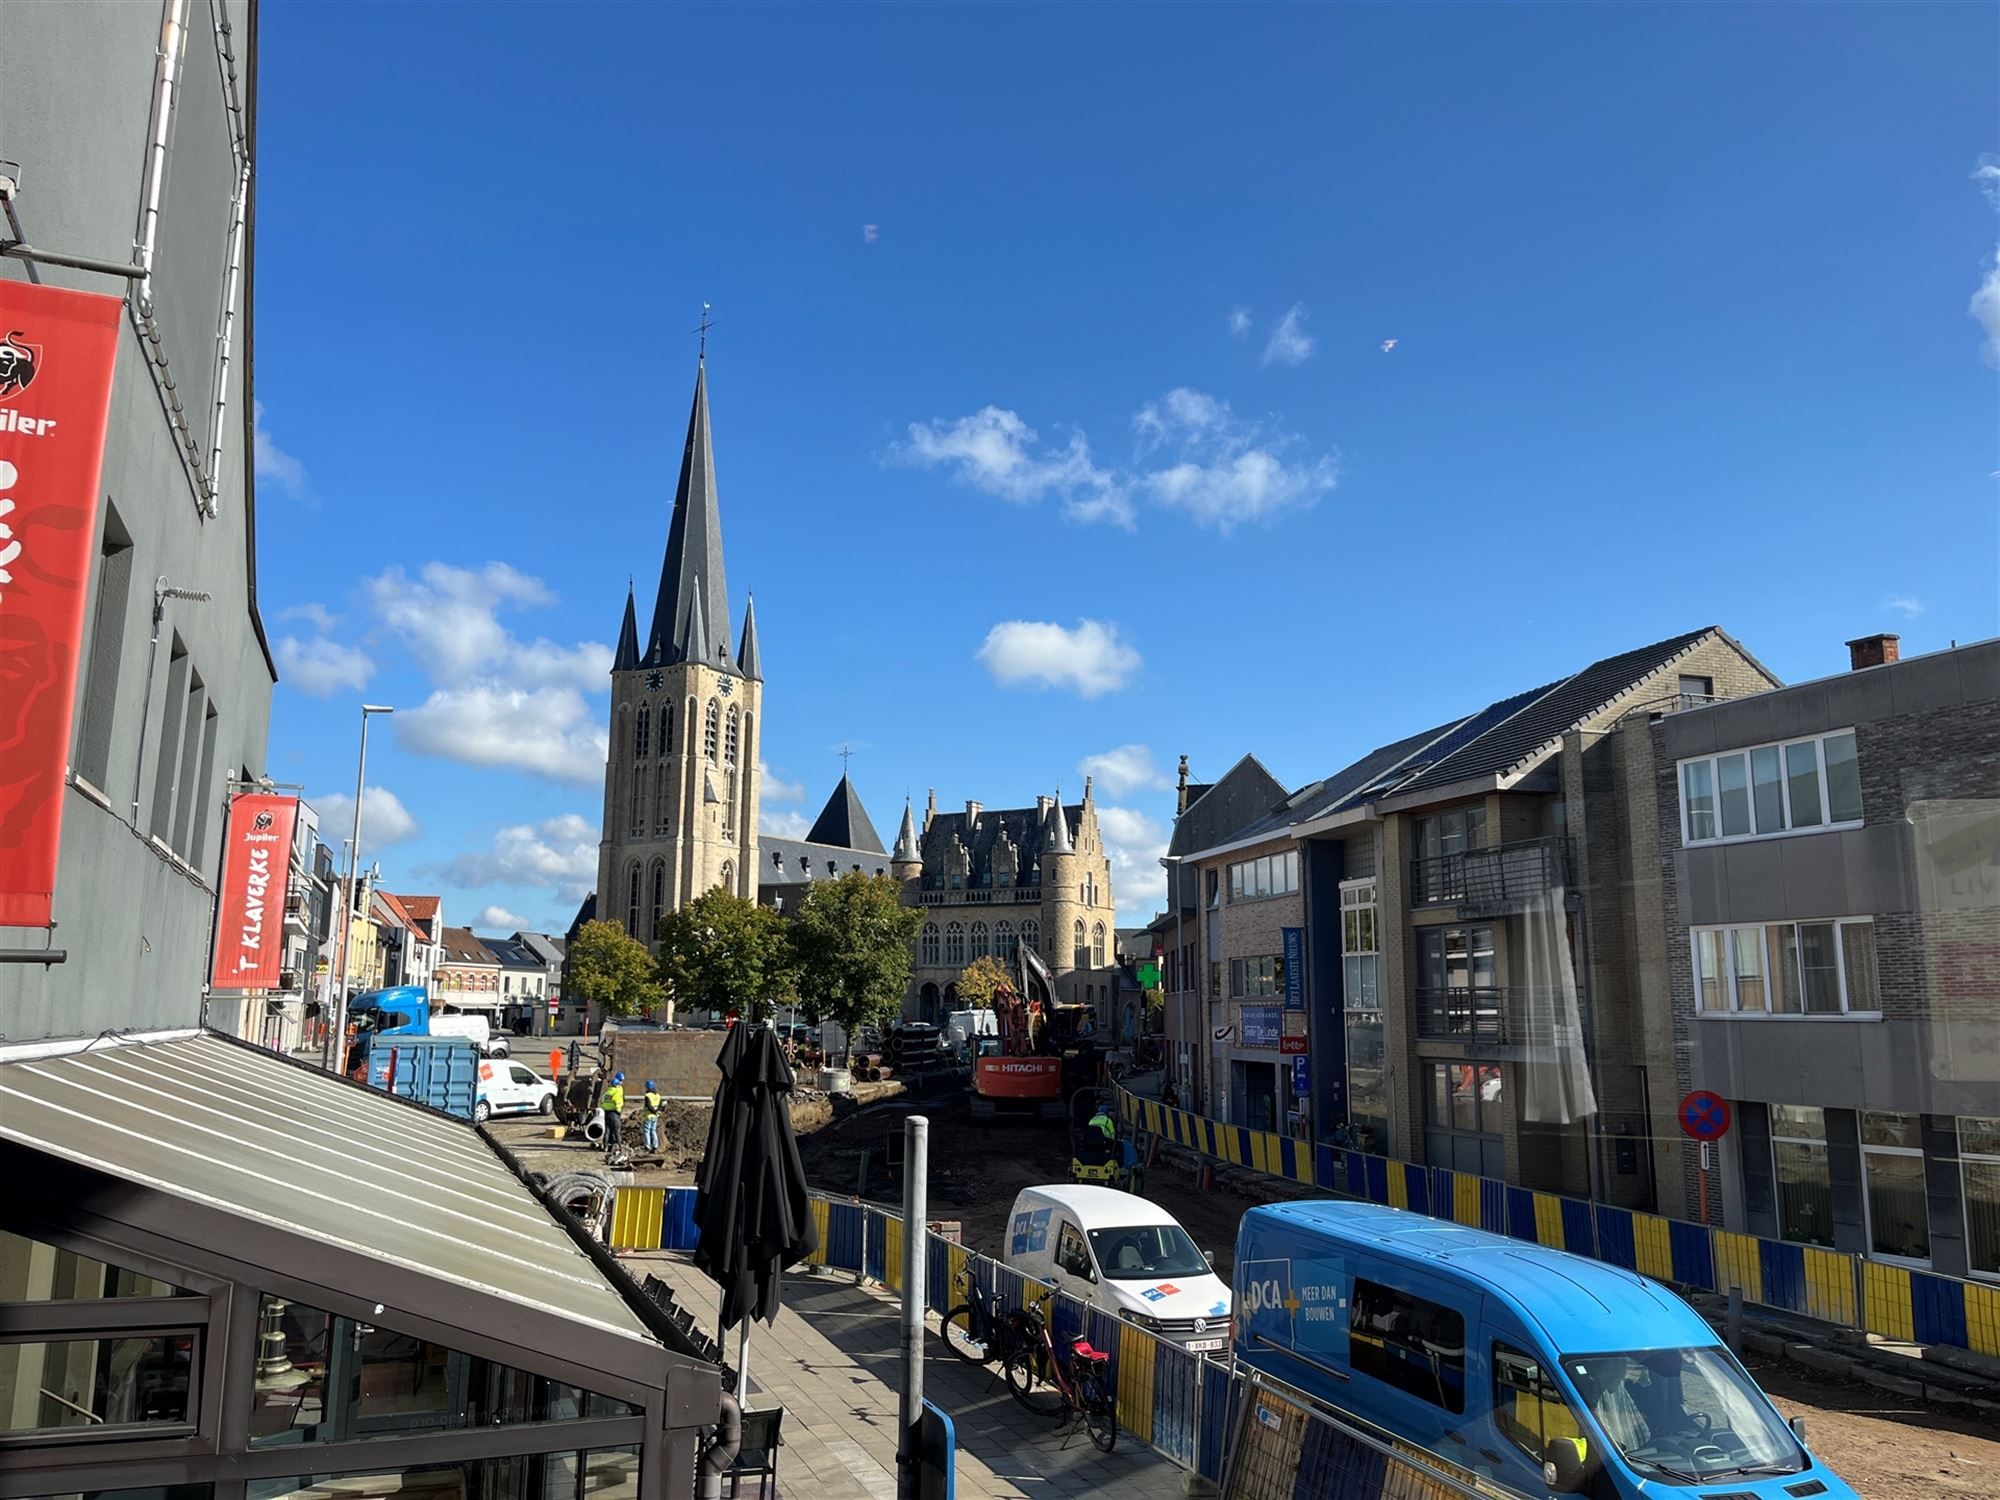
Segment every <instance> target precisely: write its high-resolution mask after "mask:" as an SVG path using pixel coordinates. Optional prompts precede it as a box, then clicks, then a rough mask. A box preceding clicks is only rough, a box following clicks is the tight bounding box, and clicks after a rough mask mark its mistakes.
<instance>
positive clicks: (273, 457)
mask: <svg viewBox="0 0 2000 1500" xmlns="http://www.w3.org/2000/svg"><path fill="white" fill-rule="evenodd" d="M250 451H251V456H252V460H253V463H254V467H255V472H256V475H257V478H258V479H260V480H262V481H264V482H265V483H267V484H272V485H275V486H277V488H279V489H281V490H283V491H284V492H285V493H286V494H287V495H290V496H291V497H292V498H293V499H294V500H304V499H306V498H308V497H309V496H310V494H311V488H310V486H308V485H307V483H306V466H305V465H304V464H302V463H300V462H299V461H298V460H297V459H296V458H294V457H292V455H291V454H289V453H287V452H285V450H284V449H282V448H280V447H279V446H278V443H277V440H276V439H275V438H273V437H272V436H271V434H270V433H268V432H266V431H265V430H264V403H263V402H261V401H257V402H253V403H252V404H251V419H250Z"/></svg>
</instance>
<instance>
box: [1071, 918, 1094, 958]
mask: <svg viewBox="0 0 2000 1500" xmlns="http://www.w3.org/2000/svg"><path fill="white" fill-rule="evenodd" d="M1071 936H1072V939H1073V941H1072V942H1071V944H1070V949H1071V952H1070V957H1071V960H1072V962H1073V963H1074V964H1075V966H1076V967H1077V968H1079V969H1081V968H1082V967H1083V966H1084V965H1085V964H1087V963H1089V962H1090V950H1089V949H1088V948H1086V947H1085V946H1084V945H1083V923H1082V922H1080V921H1079V922H1078V923H1077V924H1076V928H1075V930H1074V932H1073V933H1072V934H1071Z"/></svg>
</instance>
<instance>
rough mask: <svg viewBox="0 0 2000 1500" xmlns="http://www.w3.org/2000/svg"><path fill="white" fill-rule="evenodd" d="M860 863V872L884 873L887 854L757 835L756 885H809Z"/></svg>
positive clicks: (887, 870) (762, 888)
mask: <svg viewBox="0 0 2000 1500" xmlns="http://www.w3.org/2000/svg"><path fill="white" fill-rule="evenodd" d="M857 865H858V866H860V868H861V871H862V873H863V874H867V875H887V874H888V873H889V856H888V855H886V854H884V853H883V852H882V851H881V850H880V849H850V848H846V847H844V846H842V845H837V844H820V843H815V842H813V841H812V840H811V839H781V838H773V837H772V836H771V835H770V834H768V833H760V834H758V835H757V886H758V889H760V890H769V889H771V888H772V887H774V886H777V887H783V886H794V885H795V886H808V885H811V884H812V883H813V882H814V881H815V880H830V879H832V878H833V877H834V876H835V875H845V874H847V873H848V872H849V871H851V870H853V869H854V868H855V867H856V866H857Z"/></svg>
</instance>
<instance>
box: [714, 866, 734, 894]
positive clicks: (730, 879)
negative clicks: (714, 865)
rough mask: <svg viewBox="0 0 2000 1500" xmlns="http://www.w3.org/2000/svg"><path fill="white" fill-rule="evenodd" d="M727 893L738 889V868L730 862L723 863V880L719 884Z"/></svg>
mask: <svg viewBox="0 0 2000 1500" xmlns="http://www.w3.org/2000/svg"><path fill="white" fill-rule="evenodd" d="M717 883H718V884H719V885H721V887H722V888H723V889H724V890H725V891H733V890H735V889H736V866H735V864H733V863H732V862H731V861H729V860H726V859H725V860H724V861H723V862H722V879H721V880H720V881H719V882H717Z"/></svg>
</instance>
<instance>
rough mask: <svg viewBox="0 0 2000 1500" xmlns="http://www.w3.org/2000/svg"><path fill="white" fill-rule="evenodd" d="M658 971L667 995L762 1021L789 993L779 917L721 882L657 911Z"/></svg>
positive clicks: (786, 945)
mask: <svg viewBox="0 0 2000 1500" xmlns="http://www.w3.org/2000/svg"><path fill="white" fill-rule="evenodd" d="M659 938H660V973H661V975H662V976H663V977H664V978H665V979H666V981H667V983H668V984H670V985H672V986H673V992H674V1002H675V1004H677V1005H682V1006H687V1007H689V1008H690V1009H694V1010H714V1011H731V1010H734V1011H738V1012H740V1013H742V1014H745V1015H748V1016H750V1017H751V1018H752V1019H754V1020H759V1021H762V1020H768V1019H769V1018H770V1015H771V1011H772V1009H773V1008H774V1007H775V1006H777V1005H780V1004H783V1003H786V1002H787V1001H789V1000H790V998H791V992H792V976H791V970H792V947H791V943H790V942H789V941H788V940H787V937H786V933H785V919H784V918H783V917H781V916H779V915H778V914H777V913H776V912H774V911H772V910H771V909H770V908H769V907H767V906H759V905H758V904H757V903H756V902H754V901H746V900H744V899H743V898H742V897H741V896H737V895H733V894H731V893H730V892H728V891H726V890H723V889H722V888H721V887H720V886H718V887H716V888H715V889H714V890H711V891H707V892H704V893H703V894H702V895H700V896H697V897H696V898H695V899H694V900H692V901H690V902H688V904H687V905H685V906H683V907H682V908H680V910H678V911H671V912H668V913H666V914H665V915H664V916H662V917H661V918H660V928H659Z"/></svg>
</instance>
